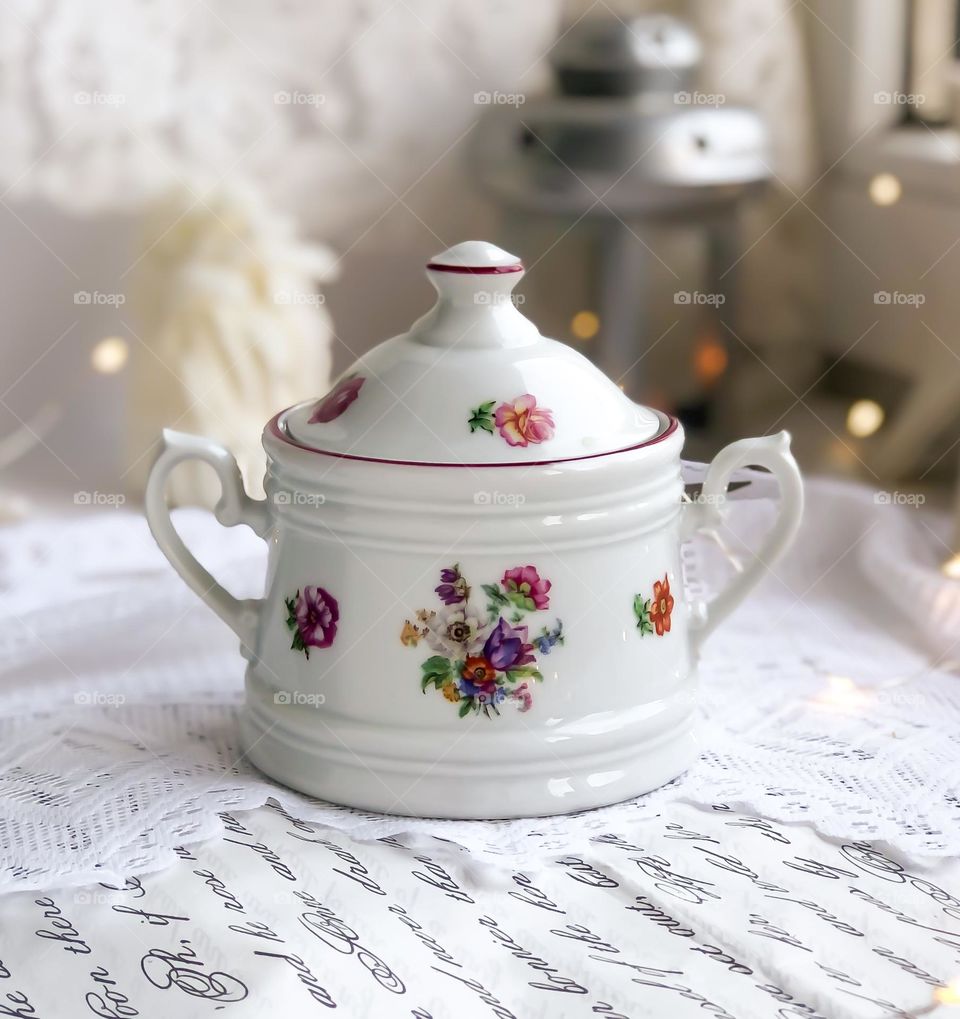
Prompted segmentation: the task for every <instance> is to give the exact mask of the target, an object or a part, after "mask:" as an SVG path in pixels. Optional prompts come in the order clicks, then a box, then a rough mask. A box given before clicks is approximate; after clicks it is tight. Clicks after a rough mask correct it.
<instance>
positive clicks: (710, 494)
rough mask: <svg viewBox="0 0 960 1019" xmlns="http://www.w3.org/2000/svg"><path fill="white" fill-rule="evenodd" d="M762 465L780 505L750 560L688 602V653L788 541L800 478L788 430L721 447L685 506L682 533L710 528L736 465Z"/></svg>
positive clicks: (799, 500)
mask: <svg viewBox="0 0 960 1019" xmlns="http://www.w3.org/2000/svg"><path fill="white" fill-rule="evenodd" d="M753 466H757V467H766V468H767V469H768V470H769V471H770V472H771V473H772V474H773V476H774V478H776V480H777V482H778V483H779V485H780V509H779V512H778V514H777V519H776V520H775V521H774V524H773V527H771V529H770V532H769V534H767V536H766V538H765V539H764V541H763V544H762V546H761V548H760V550H759V552H757V553H755V554H754V558H753V561H752V562H750V563H748V564H747V566H746V567H745V568H744V569H743V570H742V572H740V573H738V574H737V575H736V576H734V578H733V579H732V580H731V581H730V583H729V584H727V586H726V587H725V588H724V589H723V590H722V591H721V592H720V593H719V594H718V595H717V596H716V597H715V598H713V599H712V600H711V601H709V602H698V603H696V604H694V605H692V606H691V609H692V613H691V621H690V622H691V626H690V640H691V644H692V647H693V652H694V655H697V654H699V652H700V648H701V646H702V644H703V642H704V640H706V638H707V637H709V636H710V634H711V633H712V632H713V630H714V629H715V628H716V627H717V625H718V624H719V623H721V622H722V621H723V620H724V619H726V617H727V616H729V615H730V613H731V612H732V611H733V610H734V609H735V608H736V607H737V606H738V605H739V604H740V602H742V601H743V599H744V598H745V597H746V596H747V595H748V594H749V593H750V590H751V589H752V588H753V587H754V586H755V585H756V584H757V583H759V582H760V581H761V580H762V579H763V576H764V574H765V573H767V572H769V571H770V570H771V569H772V567H773V565H774V563H775V562H776V561H777V560H778V559H779V558H780V556H781V555H783V553H784V552H785V551H786V550H787V548H788V547H789V546H790V543H791V542H792V541H793V539H794V537H795V536H796V533H797V529H798V528H799V526H800V518H801V516H802V515H803V480H802V478H801V477H800V468H799V467H798V466H797V461H796V460H794V458H793V454H792V453H791V452H790V433H789V432H778V433H777V434H776V435H765V436H763V437H762V438H757V439H740V440H739V441H738V442H732V443H730V445H729V446H725V447H724V448H723V449H721V450H720V452H719V453H718V454H717V455H716V456H715V457H714V459H713V462H712V463H711V464H710V466H709V468H708V469H707V474H706V477H705V478H704V481H703V489H702V491H701V494H700V498H699V500H698V501H697V502H693V503H688V504H687V505H686V507H685V515H684V521H683V530H682V537H683V539H684V540H686V539H688V538H691V537H693V535H694V534H695V533H696V532H697V531H702V530H705V529H708V528H712V527H716V526H718V525H719V524H721V523H722V522H723V518H724V514H723V512H722V507H723V505H724V503H725V502H726V493H727V487H728V485H729V484H730V480H731V475H732V474H733V473H734V471H737V470H739V469H740V468H741V467H753Z"/></svg>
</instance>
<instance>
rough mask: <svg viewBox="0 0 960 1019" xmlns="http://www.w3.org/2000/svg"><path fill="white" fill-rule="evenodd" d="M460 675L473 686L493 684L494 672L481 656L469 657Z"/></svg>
mask: <svg viewBox="0 0 960 1019" xmlns="http://www.w3.org/2000/svg"><path fill="white" fill-rule="evenodd" d="M460 675H461V676H463V678H464V679H466V680H468V681H469V682H471V683H473V684H474V685H475V686H480V687H482V686H484V685H485V684H487V683H492V682H493V679H494V676H495V675H496V670H495V669H494V667H493V666H492V665H491V664H490V663H489V662H488V661H487V660H486V658H484V657H483V656H482V655H469V656H468V657H467V660H466V661H465V662H464V663H463V671H462V672H461V673H460Z"/></svg>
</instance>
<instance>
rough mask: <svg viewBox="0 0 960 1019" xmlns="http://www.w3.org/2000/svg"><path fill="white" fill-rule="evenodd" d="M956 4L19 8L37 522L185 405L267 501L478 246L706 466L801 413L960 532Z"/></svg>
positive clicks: (122, 469)
mask: <svg viewBox="0 0 960 1019" xmlns="http://www.w3.org/2000/svg"><path fill="white" fill-rule="evenodd" d="M958 8H960V3H958V0H912V2H910V0H689V2H680V0H677V2H666V0H665V2H661V3H647V2H639V0H636V2H632V3H622V2H618V3H614V2H613V0H594V2H590V0H524V3H523V4H517V3H515V2H508V0H481V2H479V3H478V2H475V0H474V2H467V0H354V2H351V3H349V4H344V3H334V2H332V0H310V2H307V0H285V2H281V3H274V4H269V5H268V4H265V3H251V2H237V0H230V2H227V0H200V2H196V0H165V2H164V3H162V4H161V3H158V2H156V0H127V2H126V3H124V4H116V3H106V2H103V0H88V2H86V3H84V4H83V5H78V4H70V3H66V2H63V0H59V2H58V0H47V2H40V0H8V2H7V3H5V4H4V5H3V7H2V8H0V40H2V42H0V83H2V84H0V124H2V128H3V138H4V144H3V146H2V148H0V239H2V245H0V258H2V272H0V298H2V308H3V311H4V328H3V338H2V347H0V352H2V357H0V472H2V473H0V488H2V496H3V504H2V505H3V513H4V514H5V515H6V516H7V517H13V516H16V515H17V514H23V513H25V512H32V511H34V510H35V509H36V508H38V507H54V508H57V509H67V510H69V511H74V510H81V509H83V508H84V507H89V506H103V505H120V504H127V505H133V504H134V503H135V502H136V500H137V498H138V496H139V493H140V492H141V489H142V485H143V482H144V476H145V473H146V470H147V468H148V467H149V464H150V462H151V459H152V455H153V450H154V443H155V440H156V436H157V434H158V431H159V429H160V428H161V427H163V426H165V425H167V426H172V427H175V428H177V429H179V430H183V431H197V432H201V433H203V434H205V435H210V436H214V437H217V438H219V439H221V440H223V441H225V442H227V443H228V444H229V445H231V446H232V447H233V448H234V449H235V450H236V452H237V454H238V457H239V459H240V461H241V464H242V465H243V467H244V470H245V473H247V475H248V477H249V480H250V481H251V484H252V485H253V486H254V487H256V485H257V483H258V477H257V475H258V472H259V471H260V469H261V468H260V466H259V465H260V450H259V433H260V430H261V428H262V425H263V423H264V421H265V420H266V419H267V418H268V417H269V416H271V415H272V414H273V413H274V412H275V411H276V410H278V409H280V408H281V407H283V406H286V405H288V404H290V403H293V402H295V401H297V400H300V399H304V398H307V397H311V396H316V395H319V394H321V393H323V392H324V391H326V390H327V388H328V387H329V383H330V380H331V378H332V377H335V376H336V375H337V374H338V373H339V372H341V371H342V370H343V369H345V368H346V367H347V366H348V365H349V364H351V363H352V362H353V360H354V359H355V358H357V357H359V356H361V355H362V354H363V353H364V351H366V350H368V349H369V348H370V347H371V346H373V345H374V344H375V343H377V342H379V341H380V340H382V339H384V338H386V337H388V336H391V335H394V334H396V333H398V332H401V331H403V330H405V329H406V327H407V326H408V325H409V324H410V322H411V321H412V320H413V319H415V318H416V317H417V316H419V315H420V314H422V312H423V311H424V310H425V309H426V307H427V306H428V305H429V303H430V302H431V293H432V292H431V290H430V288H429V285H428V284H427V283H426V281H425V279H424V277H423V273H422V265H423V263H424V262H425V261H426V260H427V259H428V258H429V256H430V255H432V254H434V253H436V252H438V251H441V250H443V249H444V248H446V247H448V246H450V245H451V244H454V243H456V242H458V241H460V240H464V239H467V238H472V237H478V238H485V239H489V240H492V241H494V242H496V243H498V244H500V245H501V246H503V247H506V248H507V249H508V250H510V251H513V252H515V253H516V254H517V255H519V256H520V257H521V258H522V259H523V260H524V262H525V264H526V265H527V267H528V274H527V276H526V278H525V279H524V281H523V284H522V286H521V290H522V294H523V298H524V301H525V305H524V307H523V309H522V310H523V311H524V313H525V314H527V315H528V316H529V317H530V318H532V319H534V321H536V322H537V324H538V325H539V326H540V328H541V330H542V331H543V332H544V333H547V334H549V335H552V336H555V337H556V338H558V339H560V340H563V341H564V342H567V343H570V344H572V345H574V346H576V347H577V348H578V349H580V350H581V351H583V352H584V353H585V354H587V355H588V356H589V357H591V358H592V359H594V360H595V361H596V362H597V363H598V364H600V365H601V366H602V367H603V368H604V369H605V370H606V371H607V372H608V373H609V374H611V375H612V376H613V377H614V378H616V379H617V380H618V381H619V382H620V384H621V385H622V386H623V387H624V388H625V390H626V391H627V392H628V393H630V395H631V396H633V397H634V398H635V399H637V400H640V401H643V402H647V403H651V404H653V405H656V406H658V407H660V408H662V409H665V410H669V411H671V412H674V413H677V414H679V415H680V417H681V418H682V419H683V421H684V423H685V425H686V427H687V430H688V434H689V435H690V444H689V447H688V455H689V456H692V457H695V458H706V457H709V456H710V455H712V453H713V452H715V451H716V449H718V448H719V446H720V445H722V444H723V443H724V442H726V441H728V440H729V439H731V438H736V437H739V436H742V435H748V434H750V435H752V434H763V433H766V432H770V431H776V430H779V429H781V428H788V429H790V430H791V432H792V433H793V434H794V441H795V448H796V450H797V452H798V456H799V458H800V460H801V463H802V465H803V466H804V467H805V468H806V469H807V470H808V471H811V472H819V473H829V474H839V475H843V476H848V477H851V478H859V479H861V480H863V481H865V482H866V483H867V484H868V485H869V486H870V487H872V488H873V489H874V490H875V492H876V493H877V499H878V500H881V501H882V500H884V499H886V500H888V501H899V502H909V501H911V500H912V501H913V502H914V503H920V502H925V501H931V502H934V503H939V504H940V505H942V506H944V507H952V508H951V512H952V513H954V514H955V516H956V518H957V520H958V521H960V499H958V498H957V495H956V493H957V490H958V482H957V476H958V467H960V330H958V323H960V286H958V285H957V283H956V280H957V273H958V270H960V63H958V55H960V44H958V41H957V40H958V36H960V17H958ZM178 484H179V488H178V490H177V493H176V495H177V498H179V499H180V500H181V501H184V502H190V501H202V500H203V499H204V498H209V491H207V489H206V484H207V479H206V478H204V477H203V476H199V475H198V476H189V475H188V476H185V477H184V478H183V479H182V480H181V481H179V482H178ZM957 530H958V531H960V526H958V529H957ZM958 550H960V538H958V539H955V544H954V545H953V548H952V550H950V549H948V550H946V551H945V553H944V559H945V563H946V564H949V563H950V562H951V559H950V553H951V551H952V552H953V553H956V552H957V551H958ZM946 568H950V569H955V570H956V572H957V575H960V560H954V561H953V566H952V567H950V566H949V565H948V566H947V567H946Z"/></svg>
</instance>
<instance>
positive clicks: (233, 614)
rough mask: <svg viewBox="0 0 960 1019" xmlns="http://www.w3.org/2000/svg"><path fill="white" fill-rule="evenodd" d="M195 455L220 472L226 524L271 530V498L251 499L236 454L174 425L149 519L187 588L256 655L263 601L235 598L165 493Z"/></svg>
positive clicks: (154, 473)
mask: <svg viewBox="0 0 960 1019" xmlns="http://www.w3.org/2000/svg"><path fill="white" fill-rule="evenodd" d="M192 459H196V460H203V461H204V462H205V463H208V464H210V466H211V467H212V468H213V469H214V470H215V471H216V472H217V477H219V479H220V486H221V495H220V499H219V501H218V502H217V505H216V507H215V508H214V511H213V513H214V516H215V517H216V518H217V520H218V521H219V522H220V523H221V524H223V525H224V527H233V526H235V525H236V524H246V525H247V526H248V527H250V528H251V529H252V530H253V531H254V532H255V533H256V534H258V535H259V536H260V537H261V538H262V537H264V535H265V534H266V533H267V529H268V527H269V517H268V514H267V502H266V500H265V499H262V500H257V499H251V498H250V496H249V495H247V493H246V490H245V489H244V487H243V478H242V476H241V474H240V468H239V467H238V466H237V461H236V460H235V459H234V457H233V454H232V453H230V451H229V450H228V449H226V448H225V447H223V446H221V445H220V444H219V443H217V442H212V441H211V440H210V439H204V438H201V437H200V436H197V435H186V434H184V433H183V432H174V431H171V430H170V429H169V428H165V429H164V430H163V437H162V439H161V445H160V453H159V455H158V456H157V459H156V460H155V461H154V464H153V467H152V468H151V469H150V476H149V478H148V479H147V490H146V496H145V499H144V502H145V508H146V514H147V523H148V524H149V525H150V531H151V532H152V534H153V537H154V539H155V540H156V542H157V544H158V545H159V546H160V551H161V552H163V554H164V555H165V556H166V557H167V558H168V559H169V560H170V564H171V565H172V566H173V568H174V569H175V570H176V571H177V573H179V574H180V576H181V577H182V578H183V580H184V582H185V583H186V585H187V587H189V588H190V589H191V590H192V591H193V592H194V593H195V594H197V595H199V596H200V597H201V598H202V599H203V600H204V601H205V602H206V603H207V604H208V605H209V606H210V608H212V609H213V611H214V612H216V614H217V615H218V616H219V617H220V618H221V619H222V620H223V621H224V622H225V623H226V624H227V626H229V627H230V629H231V630H233V632H234V633H235V634H236V635H237V636H238V637H239V638H240V641H241V644H242V645H243V647H244V648H246V649H247V650H248V651H249V652H250V653H251V654H252V653H253V652H254V639H255V636H256V631H257V620H258V617H259V614H260V611H259V610H260V605H261V604H262V601H261V599H257V598H248V599H243V600H241V599H239V598H234V596H233V595H232V594H230V592H229V591H228V590H227V589H226V588H225V587H223V586H221V585H220V584H218V583H217V581H216V580H214V578H213V577H212V576H211V575H210V574H209V573H208V572H207V571H206V570H205V569H204V568H203V567H202V566H201V565H200V563H199V562H198V561H197V559H196V557H195V556H194V555H193V553H192V552H191V551H190V550H189V549H188V548H187V546H186V545H184V543H183V541H182V540H181V539H180V535H179V534H177V531H176V528H175V527H174V526H173V521H172V520H171V518H170V507H169V506H168V505H167V500H166V496H165V494H164V489H165V487H166V483H167V478H168V477H169V475H170V472H171V471H172V470H173V468H174V467H176V466H177V464H178V463H180V462H182V461H183V460H192Z"/></svg>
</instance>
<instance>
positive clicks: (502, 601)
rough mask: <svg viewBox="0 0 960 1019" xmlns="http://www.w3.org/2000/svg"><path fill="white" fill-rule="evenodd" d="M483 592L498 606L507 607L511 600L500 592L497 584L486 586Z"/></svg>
mask: <svg viewBox="0 0 960 1019" xmlns="http://www.w3.org/2000/svg"><path fill="white" fill-rule="evenodd" d="M483 591H484V593H485V594H486V596H487V597H488V598H489V599H490V601H491V602H493V603H495V604H496V605H506V604H507V603H508V602H509V600H510V599H509V598H507V596H506V595H505V594H504V593H503V592H502V591H501V590H500V588H499V586H498V585H497V584H484V585H483Z"/></svg>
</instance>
